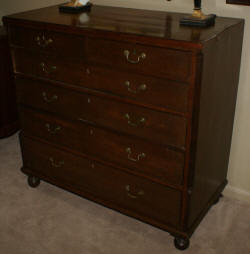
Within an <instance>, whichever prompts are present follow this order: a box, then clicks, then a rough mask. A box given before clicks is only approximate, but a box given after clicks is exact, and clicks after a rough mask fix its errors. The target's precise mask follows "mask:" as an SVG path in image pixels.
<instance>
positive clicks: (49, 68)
mask: <svg viewBox="0 0 250 254" xmlns="http://www.w3.org/2000/svg"><path fill="white" fill-rule="evenodd" d="M40 66H41V68H42V71H43V72H44V73H46V74H50V73H52V72H54V71H56V69H57V67H56V66H51V67H46V64H45V63H44V62H42V63H40Z"/></svg>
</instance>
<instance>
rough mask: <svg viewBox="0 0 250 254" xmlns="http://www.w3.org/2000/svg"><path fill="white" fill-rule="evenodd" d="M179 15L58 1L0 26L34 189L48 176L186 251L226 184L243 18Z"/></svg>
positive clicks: (26, 166) (27, 170)
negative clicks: (186, 22)
mask: <svg viewBox="0 0 250 254" xmlns="http://www.w3.org/2000/svg"><path fill="white" fill-rule="evenodd" d="M181 16H182V15H181V14H176V13H175V14H174V13H166V12H155V11H144V10H133V9H125V8H115V7H104V6H93V8H92V10H91V12H90V13H84V14H79V15H71V14H60V13H59V12H58V8H57V6H54V7H48V8H44V9H39V10H35V11H31V12H25V13H21V14H16V15H12V16H8V17H5V18H4V23H5V25H6V27H7V28H8V33H9V42H10V46H11V53H12V58H13V63H14V72H15V81H16V90H17V101H18V105H19V116H20V121H21V126H22V133H21V135H20V142H21V148H22V155H23V168H22V171H23V172H24V173H25V174H27V175H28V182H29V184H30V186H32V187H36V186H37V185H38V184H39V182H40V179H42V180H45V181H48V182H50V183H52V184H54V185H57V186H60V187H62V188H64V189H66V190H69V191H72V192H74V193H76V194H79V195H81V196H83V197H86V198H88V199H90V200H93V201H95V202H98V203H100V204H103V205H105V206H107V207H110V208H112V209H115V210H117V211H120V212H122V213H124V214H126V215H129V216H133V217H135V218H138V219H140V220H142V221H144V222H147V223H150V224H152V225H154V226H157V227H159V228H161V229H164V230H166V231H168V232H170V233H171V234H172V235H173V236H175V245H176V247H177V248H179V249H185V248H187V247H188V245H189V238H190V236H191V235H192V233H193V232H194V230H195V228H196V227H197V226H198V224H199V223H200V221H201V220H202V218H203V217H204V216H205V214H206V213H207V211H208V210H209V208H210V207H211V206H212V205H213V204H214V203H215V202H216V201H217V200H218V199H219V197H220V194H221V192H222V191H223V189H224V187H225V185H226V183H227V180H226V175H227V167H228V158H229V152H230V143H231V135H232V128H233V119H234V109H235V102H236V94H237V86H238V79H239V69H240V58H241V47H242V37H243V28H244V21H243V20H240V19H231V18H217V22H216V25H215V26H214V27H211V28H207V29H204V30H202V29H199V28H187V27H180V26H179V19H180V18H181ZM82 20H84V21H82Z"/></svg>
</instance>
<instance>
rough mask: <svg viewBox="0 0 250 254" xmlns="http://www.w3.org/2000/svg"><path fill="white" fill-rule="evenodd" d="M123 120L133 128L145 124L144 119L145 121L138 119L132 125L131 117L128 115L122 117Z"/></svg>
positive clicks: (141, 118) (142, 118)
mask: <svg viewBox="0 0 250 254" xmlns="http://www.w3.org/2000/svg"><path fill="white" fill-rule="evenodd" d="M124 118H125V119H127V121H128V125H131V126H133V127H138V126H140V125H144V124H145V122H146V119H145V118H144V117H140V118H138V119H137V121H136V122H135V123H133V122H132V121H131V117H130V115H129V114H128V113H126V114H125V115H124Z"/></svg>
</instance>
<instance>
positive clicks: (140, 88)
mask: <svg viewBox="0 0 250 254" xmlns="http://www.w3.org/2000/svg"><path fill="white" fill-rule="evenodd" d="M125 86H126V87H127V88H128V91H129V92H130V93H134V94H137V93H138V92H140V91H145V90H146V89H147V86H146V85H145V84H142V85H140V86H139V87H138V88H137V89H134V90H133V89H131V88H130V82H129V81H126V82H125Z"/></svg>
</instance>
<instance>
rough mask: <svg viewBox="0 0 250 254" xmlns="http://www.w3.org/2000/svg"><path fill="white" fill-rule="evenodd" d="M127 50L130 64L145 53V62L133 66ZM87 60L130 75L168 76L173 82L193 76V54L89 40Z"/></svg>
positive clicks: (142, 60) (140, 60)
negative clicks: (126, 54)
mask: <svg viewBox="0 0 250 254" xmlns="http://www.w3.org/2000/svg"><path fill="white" fill-rule="evenodd" d="M100 45H102V46H101V47H100ZM110 49H112V52H110ZM125 50H127V51H128V52H129V55H128V57H127V58H128V60H130V61H135V62H137V61H138V57H140V56H141V55H142V54H143V53H144V54H145V59H143V58H140V59H139V61H138V63H137V64H131V63H130V62H129V61H128V60H127V58H126V56H125V55H124V51H125ZM87 58H88V61H89V62H91V63H97V64H103V65H108V66H113V65H116V66H119V67H120V68H122V69H123V70H126V71H128V72H137V73H141V74H147V75H154V76H157V77H167V78H169V79H173V80H179V81H187V80H188V78H189V76H190V68H191V66H190V65H191V52H185V51H181V50H172V49H163V48H157V47H149V46H144V45H139V44H136V43H133V44H132V43H120V42H119V43H118V42H113V41H110V40H101V39H91V38H90V39H88V51H87Z"/></svg>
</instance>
